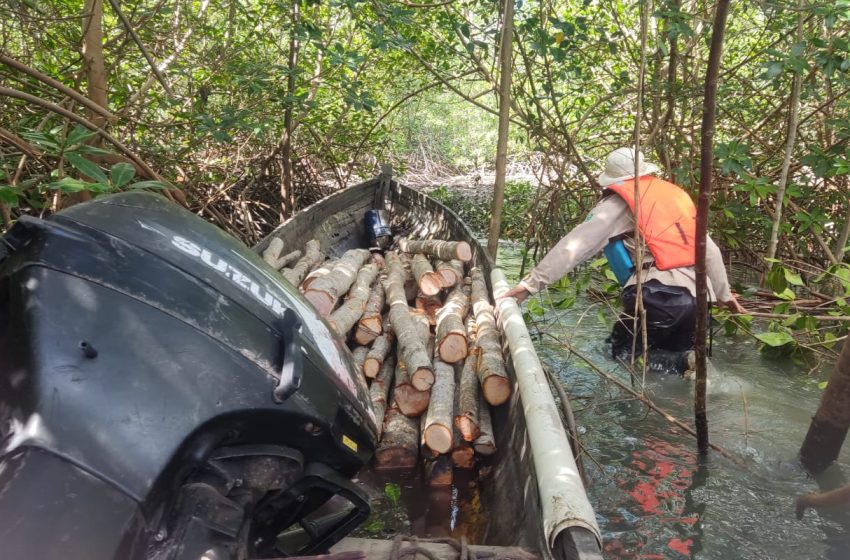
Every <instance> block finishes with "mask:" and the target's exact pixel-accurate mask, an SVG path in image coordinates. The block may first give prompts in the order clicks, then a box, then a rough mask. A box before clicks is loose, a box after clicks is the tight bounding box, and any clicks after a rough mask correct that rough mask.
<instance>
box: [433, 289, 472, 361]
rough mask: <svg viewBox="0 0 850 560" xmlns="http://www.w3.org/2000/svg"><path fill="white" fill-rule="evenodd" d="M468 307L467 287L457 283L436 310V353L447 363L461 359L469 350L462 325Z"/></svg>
mask: <svg viewBox="0 0 850 560" xmlns="http://www.w3.org/2000/svg"><path fill="white" fill-rule="evenodd" d="M468 307H469V292H468V289H467V288H466V286H463V285H458V286H455V287H454V288H453V289H452V291H451V292H449V295H448V297H447V298H446V304H445V305H444V306H443V307H442V308H441V309H440V311H439V312H437V354H438V355H439V356H440V359H441V360H443V361H444V362H447V363H449V364H456V363H458V362H460V361H462V360H463V359H464V358H466V355H467V353H468V351H469V345H468V344H467V341H466V328H465V327H464V320H465V319H466V312H467V309H468Z"/></svg>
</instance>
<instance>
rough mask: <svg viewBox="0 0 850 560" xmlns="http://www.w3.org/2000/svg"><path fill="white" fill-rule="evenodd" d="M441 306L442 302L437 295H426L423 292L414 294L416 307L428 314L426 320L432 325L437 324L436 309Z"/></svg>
mask: <svg viewBox="0 0 850 560" xmlns="http://www.w3.org/2000/svg"><path fill="white" fill-rule="evenodd" d="M441 307H443V302H442V301H441V300H440V298H439V296H426V295H425V294H418V295H417V296H416V309H418V310H419V311H421V312H423V313H424V314H425V315H427V316H428V321H429V322H430V323H431V325H432V326H433V325H436V324H437V311H439V310H440V308H441Z"/></svg>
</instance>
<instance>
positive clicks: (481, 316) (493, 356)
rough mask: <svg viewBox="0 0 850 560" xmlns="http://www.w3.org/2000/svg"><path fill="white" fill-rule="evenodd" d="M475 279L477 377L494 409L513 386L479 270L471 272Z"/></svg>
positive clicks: (482, 276) (508, 394)
mask: <svg viewBox="0 0 850 560" xmlns="http://www.w3.org/2000/svg"><path fill="white" fill-rule="evenodd" d="M469 274H470V276H471V277H472V309H473V311H474V312H475V324H476V326H477V335H476V336H477V339H476V342H477V344H478V348H479V353H478V365H477V374H478V380H479V381H480V382H481V392H482V393H483V394H484V398H485V399H486V400H487V402H488V403H490V404H491V405H493V406H499V405H500V404H503V403H505V402H506V401H507V400H508V397H510V396H511V382H510V379H509V378H508V372H507V370H505V361H504V358H503V356H502V343H501V338H500V335H499V329H498V327H497V326H496V318H495V316H494V315H493V306H492V305H490V297H489V295H488V292H487V283H486V282H485V281H484V275H483V274H482V272H481V270H479V269H478V268H477V267H476V268H473V269H472V270H470V272H469Z"/></svg>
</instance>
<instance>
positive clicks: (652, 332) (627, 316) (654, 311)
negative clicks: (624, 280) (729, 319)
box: [611, 280, 696, 360]
mask: <svg viewBox="0 0 850 560" xmlns="http://www.w3.org/2000/svg"><path fill="white" fill-rule="evenodd" d="M636 299H637V288H636V287H635V286H628V287H626V288H625V289H624V290H623V293H622V294H621V295H620V300H621V301H622V302H623V314H621V315H620V317H619V319H618V320H617V323H616V324H615V325H614V329H613V331H612V332H611V354H612V356H613V357H614V359H621V360H628V359H630V357H631V354H632V341H633V340H634V336H635V335H634V333H633V332H632V330H633V329H634V327H635V324H634V319H633V316H634V312H635V311H634V310H635V301H636ZM643 307H644V309H646V340H647V344H648V345H649V349H650V350H653V349H659V350H668V351H671V352H683V351H685V350H690V349H692V348H693V347H694V329H695V328H696V298H694V296H692V295H691V293H690V292H689V291H688V290H687V288H680V287H678V286H665V285H664V284H662V283H661V282H659V281H657V280H650V281H648V282H646V283H645V284H644V285H643ZM640 332H641V327H640V322H638V324H637V344H636V345H635V352H636V353H637V355H641V354H643V344H642V341H641V334H640Z"/></svg>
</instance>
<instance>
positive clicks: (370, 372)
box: [363, 325, 395, 379]
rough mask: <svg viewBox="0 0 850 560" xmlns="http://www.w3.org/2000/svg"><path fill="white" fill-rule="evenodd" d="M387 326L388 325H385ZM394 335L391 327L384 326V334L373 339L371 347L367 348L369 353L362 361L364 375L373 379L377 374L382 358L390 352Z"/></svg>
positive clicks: (382, 361)
mask: <svg viewBox="0 0 850 560" xmlns="http://www.w3.org/2000/svg"><path fill="white" fill-rule="evenodd" d="M387 327H389V325H387ZM394 340H395V337H394V336H393V333H392V329H390V328H385V329H384V334H382V335H381V336H379V337H378V338H376V339H375V342H374V343H373V344H372V349H371V350H369V353H368V354H367V355H366V361H365V362H363V373H364V374H365V375H366V377H368V378H370V379H373V378H375V377H376V376H377V375H378V372H379V371H381V366H382V365H383V363H384V360H385V359H386V358H387V356H388V355H389V354H390V351H392V349H393V341H394Z"/></svg>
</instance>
